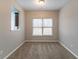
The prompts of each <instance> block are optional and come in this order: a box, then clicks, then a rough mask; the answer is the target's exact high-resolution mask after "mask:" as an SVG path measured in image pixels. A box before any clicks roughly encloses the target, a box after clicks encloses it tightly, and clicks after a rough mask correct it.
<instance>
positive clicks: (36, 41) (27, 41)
mask: <svg viewBox="0 0 79 59" xmlns="http://www.w3.org/2000/svg"><path fill="white" fill-rule="evenodd" d="M25 42H58V40H26V41H25Z"/></svg>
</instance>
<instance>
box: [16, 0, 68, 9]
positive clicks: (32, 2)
mask: <svg viewBox="0 0 79 59" xmlns="http://www.w3.org/2000/svg"><path fill="white" fill-rule="evenodd" d="M68 2H69V0H45V4H44V5H40V4H39V3H38V0H17V3H18V4H19V5H21V7H22V8H24V9H25V10H59V9H61V8H62V7H64V6H65V5H66V4H67V3H68Z"/></svg>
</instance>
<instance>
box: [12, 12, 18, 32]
mask: <svg viewBox="0 0 79 59" xmlns="http://www.w3.org/2000/svg"><path fill="white" fill-rule="evenodd" d="M18 29H19V13H18V12H15V11H14V12H12V13H11V30H12V31H16V30H18Z"/></svg>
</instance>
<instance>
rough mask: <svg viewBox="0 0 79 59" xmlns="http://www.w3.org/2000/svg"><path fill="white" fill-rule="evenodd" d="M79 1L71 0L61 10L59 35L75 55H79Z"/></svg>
mask: <svg viewBox="0 0 79 59" xmlns="http://www.w3.org/2000/svg"><path fill="white" fill-rule="evenodd" d="M77 4H78V1H77V0H71V1H70V2H69V3H68V4H67V5H66V6H65V7H64V8H62V9H61V10H60V19H59V32H60V33H59V35H60V36H59V37H60V41H61V43H63V44H64V45H65V46H66V47H67V48H68V49H69V50H70V51H72V52H73V54H74V55H75V56H77V55H78V6H77Z"/></svg>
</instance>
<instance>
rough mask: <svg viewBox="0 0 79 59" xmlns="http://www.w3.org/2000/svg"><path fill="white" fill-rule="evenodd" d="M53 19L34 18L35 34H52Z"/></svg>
mask: <svg viewBox="0 0 79 59" xmlns="http://www.w3.org/2000/svg"><path fill="white" fill-rule="evenodd" d="M52 27H53V20H52V19H51V18H48V19H33V34H32V35H33V36H52V35H53V31H52Z"/></svg>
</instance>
